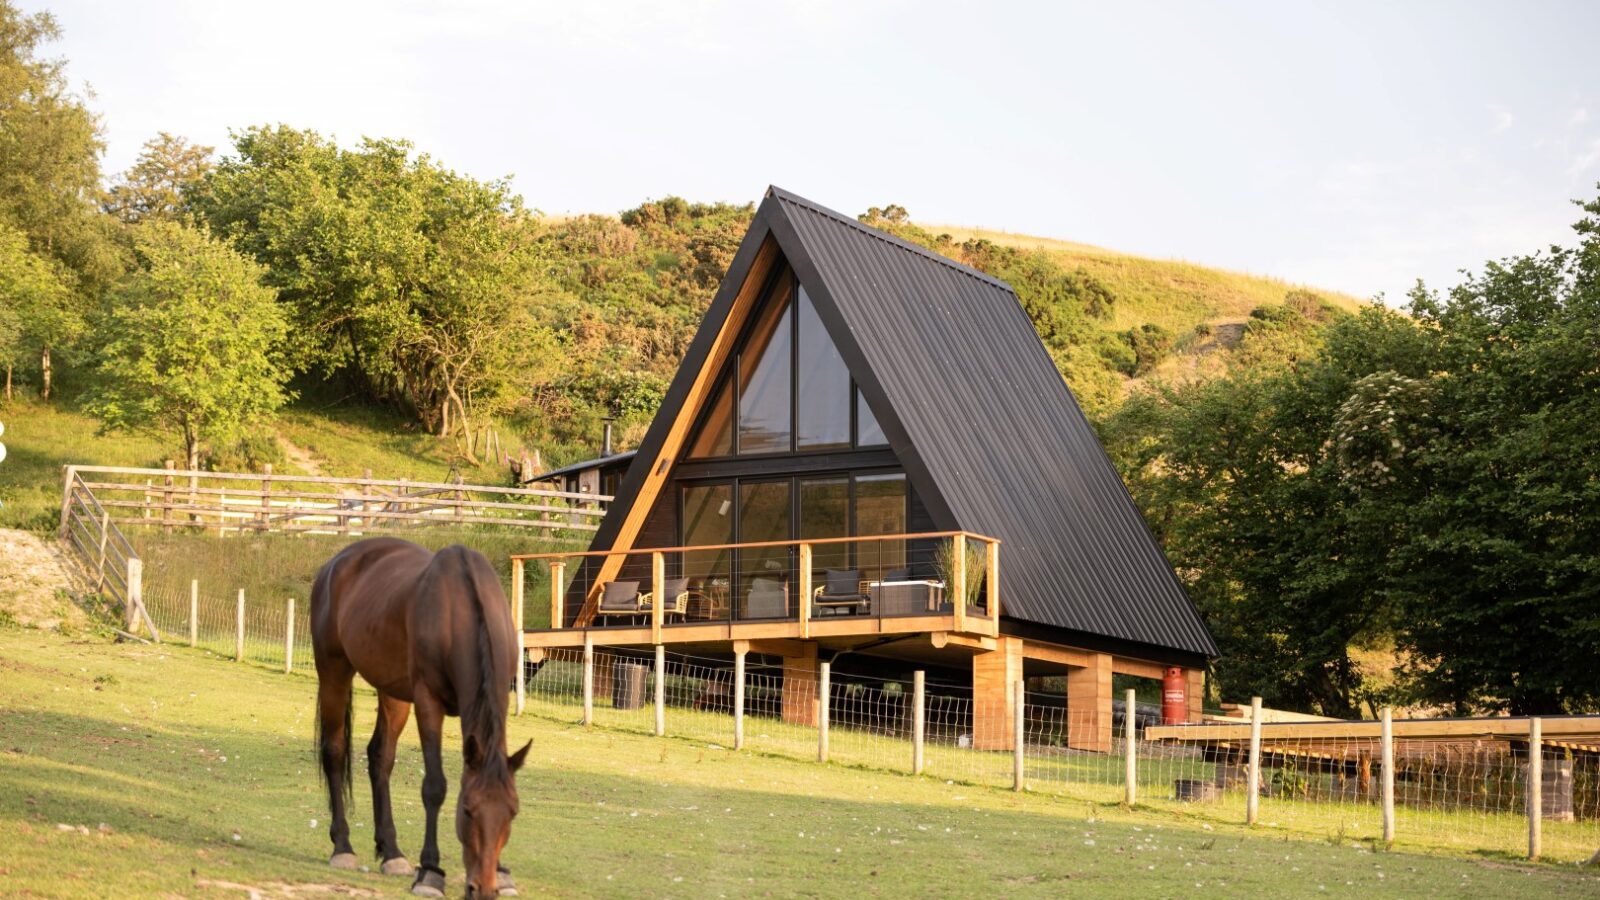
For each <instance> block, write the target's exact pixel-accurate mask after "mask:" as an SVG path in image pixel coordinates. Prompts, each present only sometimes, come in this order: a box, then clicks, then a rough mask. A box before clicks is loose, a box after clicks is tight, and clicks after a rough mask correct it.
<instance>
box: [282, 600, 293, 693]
mask: <svg viewBox="0 0 1600 900" xmlns="http://www.w3.org/2000/svg"><path fill="white" fill-rule="evenodd" d="M283 622H284V625H283V674H285V675H288V674H289V673H291V672H293V671H294V598H293V597H290V598H289V609H288V611H287V612H286V613H285V614H284V620H283Z"/></svg>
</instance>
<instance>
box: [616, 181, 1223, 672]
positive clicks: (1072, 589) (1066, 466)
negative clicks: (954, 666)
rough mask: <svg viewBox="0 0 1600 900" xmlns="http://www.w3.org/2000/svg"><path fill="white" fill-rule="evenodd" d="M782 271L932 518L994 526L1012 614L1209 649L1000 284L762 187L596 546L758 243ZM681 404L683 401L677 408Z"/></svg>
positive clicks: (650, 461)
mask: <svg viewBox="0 0 1600 900" xmlns="http://www.w3.org/2000/svg"><path fill="white" fill-rule="evenodd" d="M769 237H770V239H772V240H775V241H776V242H777V245H778V249H779V250H780V251H781V252H782V253H783V256H784V257H785V258H786V259H787V260H788V262H789V264H790V265H791V266H792V267H793V268H794V270H795V273H796V274H797V275H798V276H799V278H800V281H801V283H802V284H803V285H804V286H805V288H806V291H807V293H808V294H809V295H810V296H811V298H812V301H813V303H814V304H815V306H816V309H817V313H818V315H819V316H820V317H821V318H822V320H823V322H824V324H825V325H826V326H827V328H828V331H829V333H830V334H831V335H832V337H833V339H834V344H835V345H836V346H837V347H838V348H839V352H840V354H841V355H842V356H843V357H844V360H845V363H846V365H847V366H848V367H849V368H850V371H851V373H852V374H853V375H854V376H855V379H856V381H857V383H858V384H859V385H860V387H861V390H862V393H863V394H864V395H865V396H866V398H867V400H868V402H869V403H870V404H871V405H872V408H873V411H874V413H875V414H876V415H877V418H878V420H879V424H880V425H881V426H882V427H883V429H884V432H885V434H887V435H888V437H889V440H890V443H891V445H892V446H893V447H894V449H895V451H896V453H897V455H898V456H899V458H900V460H901V462H902V463H903V464H904V466H905V469H906V472H907V475H908V477H910V478H911V480H912V483H913V485H914V487H915V489H916V491H917V493H918V496H919V497H921V499H922V500H923V502H924V504H925V505H926V506H927V508H928V510H929V512H930V513H931V514H932V516H933V518H934V520H935V522H937V523H939V526H940V527H941V528H950V529H964V530H967V531H973V532H977V533H979V534H986V535H991V536H993V537H998V538H1000V539H1001V540H1002V541H1003V547H1002V550H1001V566H1000V572H1001V597H1002V613H1003V614H1004V616H1005V617H1006V618H1008V619H1014V620H1019V621H1020V622H1025V623H1033V624H1034V625H1043V626H1049V627H1053V628H1059V629H1067V630H1070V631H1074V632H1080V633H1082V634H1085V635H1090V636H1096V637H1101V638H1107V639H1110V640H1112V641H1115V642H1129V643H1132V644H1142V645H1149V646H1152V647H1156V648H1164V649H1170V650H1175V651H1179V652H1181V653H1186V654H1200V655H1204V656H1215V655H1216V653H1217V649H1216V644H1215V642H1214V641H1213V640H1212V637H1211V634H1210V632H1209V631H1207V629H1206V626H1205V624H1204V622H1203V621H1202V620H1201V618H1200V615H1199V613H1198V612H1197V611H1196V609H1195V607H1194V604H1193V603H1192V602H1191V601H1190V600H1189V597H1188V595H1187V594H1186V593H1185V592H1184V590H1183V587H1182V585H1181V584H1180V583H1179V582H1178V579H1177V577H1176V576H1175V575H1174V573H1173V571H1172V567H1171V565H1170V564H1169V563H1168V562H1167V559H1166V556H1165V555H1164V553H1163V552H1162V549H1161V546H1160V545H1159V543H1157V541H1156V540H1155V537H1154V536H1153V535H1152V534H1151V533H1150V530H1149V528H1148V527H1147V526H1146V524H1145V522H1144V519H1143V517H1142V516H1141V514H1140V513H1139V510H1138V508H1137V507H1136V506H1135V505H1134V503H1133V500H1132V498H1131V497H1130V496H1129V495H1128V492H1127V489H1126V487H1125V486H1124V485H1123V483H1122V480H1121V478H1120V477H1119V476H1118V474H1117V472H1116V469H1115V468H1114V467H1113V466H1112V464H1111V461H1110V459H1109V458H1108V457H1107V456H1106V454H1105V451H1104V449H1103V448H1102V447H1101V446H1100V442H1099V440H1098V439H1097V438H1096V436H1095V434H1094V430H1093V429H1092V428H1091V426H1090V425H1089V422H1088V420H1087V419H1086V418H1085V417H1084V415H1083V412H1082V410H1080V409H1079V408H1078V404H1077V401H1076V400H1074V399H1073V397H1072V393H1071V391H1070V390H1068V389H1067V386H1066V383H1065V382H1064V381H1063V380H1062V378H1061V374H1060V372H1058V371H1057V369H1056V367H1055V363H1054V362H1053V361H1052V360H1051V358H1050V355H1049V354H1048V353H1047V352H1046V351H1045V348H1044V345H1043V344H1042V343H1041V342H1040V340H1039V336H1038V334H1037V333H1036V332H1035V331H1034V328H1033V324H1032V322H1030V321H1029V319H1028V316H1027V314H1026V313H1025V312H1024V311H1023V309H1022V305H1021V303H1020V302H1019V301H1018V300H1017V297H1016V294H1015V293H1014V292H1013V291H1012V289H1011V287H1010V286H1009V285H1007V284H1006V283H1004V282H1002V281H999V280H997V279H995V278H992V277H990V276H988V275H985V274H983V273H982V272H979V271H977V270H975V269H972V268H969V267H967V266H962V265H959V264H957V263H955V262H953V261H951V260H949V259H946V258H945V257H943V256H940V255H938V254H936V253H933V252H932V251H929V250H927V249H925V248H922V247H918V246H916V245H914V244H911V243H908V242H906V241H903V240H900V239H899V238H896V237H894V236H892V235H888V234H885V233H883V232H881V231H878V230H876V229H873V228H869V227H867V226H865V225H863V224H861V223H860V222H857V221H856V220H855V219H852V218H850V217H848V216H844V215H841V214H839V213H836V212H834V211H832V210H829V209H826V208H824V207H821V206H818V205H817V204H815V203H812V202H811V201H809V200H806V199H804V198H801V197H797V196H795V195H794V194H791V193H789V192H787V191H783V190H780V189H778V188H776V187H774V188H770V189H769V190H768V192H767V197H766V199H765V200H764V201H763V202H762V204H761V206H760V208H759V209H758V210H757V211H756V216H755V219H754V220H753V221H752V223H751V226H750V231H749V233H748V234H747V235H746V236H745V240H744V243H743V244H742V245H741V246H740V249H739V252H738V254H737V255H736V256H735V258H734V262H733V265H732V266H731V267H730V268H729V271H728V275H727V277H726V278H725V279H724V281H723V284H722V287H721V289H720V290H719V291H718V294H717V297H716V298H715V300H713V302H712V305H711V307H710V309H709V310H708V311H707V314H706V319H705V321H704V322H703V323H702V326H701V329H700V332H699V333H698V334H697V335H696V336H695V339H694V341H693V342H692V343H691V345H690V348H689V351H688V354H687V355H686V357H685V359H684V363H683V365H682V367H681V368H680V370H679V372H678V374H677V377H676V378H674V380H673V384H672V386H671V388H669V390H668V392H667V395H666V398H665V400H664V402H663V404H662V409H661V413H660V414H659V415H658V416H657V418H656V421H655V423H654V424H653V425H652V426H651V428H650V431H649V433H648V434H647V435H646V436H645V439H644V441H643V442H642V443H641V445H640V450H639V457H640V458H642V459H644V460H645V461H646V462H645V463H643V464H642V467H641V464H640V463H638V461H637V459H636V461H635V465H634V466H633V467H632V468H630V470H629V473H628V476H627V478H626V479H625V481H624V482H623V485H622V487H621V489H620V490H619V491H618V498H617V501H616V502H614V503H613V504H612V508H611V511H610V513H609V514H608V516H607V518H606V521H605V523H604V524H603V525H602V526H601V530H600V532H599V533H598V534H597V535H596V541H595V545H596V546H597V547H609V546H610V542H611V541H612V540H614V538H615V534H616V531H617V528H618V527H619V524H620V521H621V519H622V517H623V516H625V515H626V512H627V508H628V506H629V505H630V503H631V498H632V497H633V496H634V495H635V494H636V493H637V491H638V489H639V486H640V485H641V484H642V483H643V481H644V477H645V471H644V470H645V469H648V468H649V467H650V466H651V465H654V461H655V460H656V459H657V458H658V456H659V454H660V452H661V448H662V446H663V444H664V442H665V439H666V433H667V431H668V429H669V428H670V426H671V423H672V420H674V419H675V418H676V417H677V415H678V413H679V407H680V406H681V405H682V404H683V402H684V399H685V397H686V396H687V393H688V391H689V390H690V387H691V384H692V382H693V381H694V378H695V374H696V373H697V372H698V370H699V368H700V367H701V365H703V363H704V361H705V357H706V355H707V354H708V353H709V351H710V347H711V343H712V341H713V340H714V339H715V336H716V334H717V332H718V331H719V330H720V328H721V326H722V324H723V321H724V320H725V319H726V317H727V315H728V312H729V309H730V307H731V306H732V303H733V299H734V295H735V294H736V293H737V292H738V289H739V286H740V285H741V284H742V283H743V281H744V276H745V274H746V273H747V272H748V270H749V268H750V266H751V263H752V261H753V260H754V258H755V255H756V252H757V250H758V249H759V248H760V246H761V245H762V244H763V242H765V241H766V240H768V239H769ZM691 412H692V411H691Z"/></svg>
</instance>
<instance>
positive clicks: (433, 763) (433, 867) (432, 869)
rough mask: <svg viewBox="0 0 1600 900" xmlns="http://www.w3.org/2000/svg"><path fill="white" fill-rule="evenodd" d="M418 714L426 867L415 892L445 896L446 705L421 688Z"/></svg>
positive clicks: (416, 703)
mask: <svg viewBox="0 0 1600 900" xmlns="http://www.w3.org/2000/svg"><path fill="white" fill-rule="evenodd" d="M412 702H413V706H415V708H416V712H417V734H418V735H420V736H421V738H422V765H423V771H424V774H423V776H422V807H423V812H422V814H423V817H424V819H425V821H426V830H425V832H424V836H423V839H422V865H421V868H419V869H418V870H417V880H416V881H415V882H413V883H412V885H411V893H413V894H416V895H417V896H419V897H443V896H444V869H442V868H440V867H439V808H440V807H442V806H444V798H445V794H446V793H448V791H449V786H450V783H449V782H448V781H446V780H445V776H444V757H443V750H442V748H441V746H440V737H441V736H442V733H443V730H444V705H443V704H442V703H440V702H439V700H438V699H437V698H436V697H434V696H433V694H432V693H430V692H429V691H428V689H427V688H426V687H424V686H422V685H417V688H416V691H415V698H414V700H413V701H412Z"/></svg>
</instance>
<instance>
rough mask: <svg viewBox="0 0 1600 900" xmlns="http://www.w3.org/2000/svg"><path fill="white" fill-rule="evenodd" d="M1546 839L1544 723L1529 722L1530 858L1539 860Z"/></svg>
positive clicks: (1532, 719)
mask: <svg viewBox="0 0 1600 900" xmlns="http://www.w3.org/2000/svg"><path fill="white" fill-rule="evenodd" d="M1543 838H1544V721H1543V720H1542V719H1540V718H1539V717H1538V716H1534V717H1532V718H1530V719H1529V720H1528V858H1529V859H1538V858H1539V854H1540V852H1541V851H1542V849H1543V848H1542V847H1541V846H1540V845H1541V844H1542V843H1543Z"/></svg>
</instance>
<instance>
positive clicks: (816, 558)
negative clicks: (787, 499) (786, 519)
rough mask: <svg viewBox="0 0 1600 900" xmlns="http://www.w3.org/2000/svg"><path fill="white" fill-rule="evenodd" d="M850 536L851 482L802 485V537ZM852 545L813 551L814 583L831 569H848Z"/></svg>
mask: <svg viewBox="0 0 1600 900" xmlns="http://www.w3.org/2000/svg"><path fill="white" fill-rule="evenodd" d="M849 536H850V479H848V478H844V477H837V478H810V479H806V480H804V481H802V482H800V537H802V538H831V537H849ZM848 568H851V566H850V545H849V544H848V543H838V544H817V545H816V546H814V547H812V548H811V569H812V583H813V584H822V582H821V581H820V580H818V579H820V578H821V577H822V573H823V572H824V571H825V570H827V569H848Z"/></svg>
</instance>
